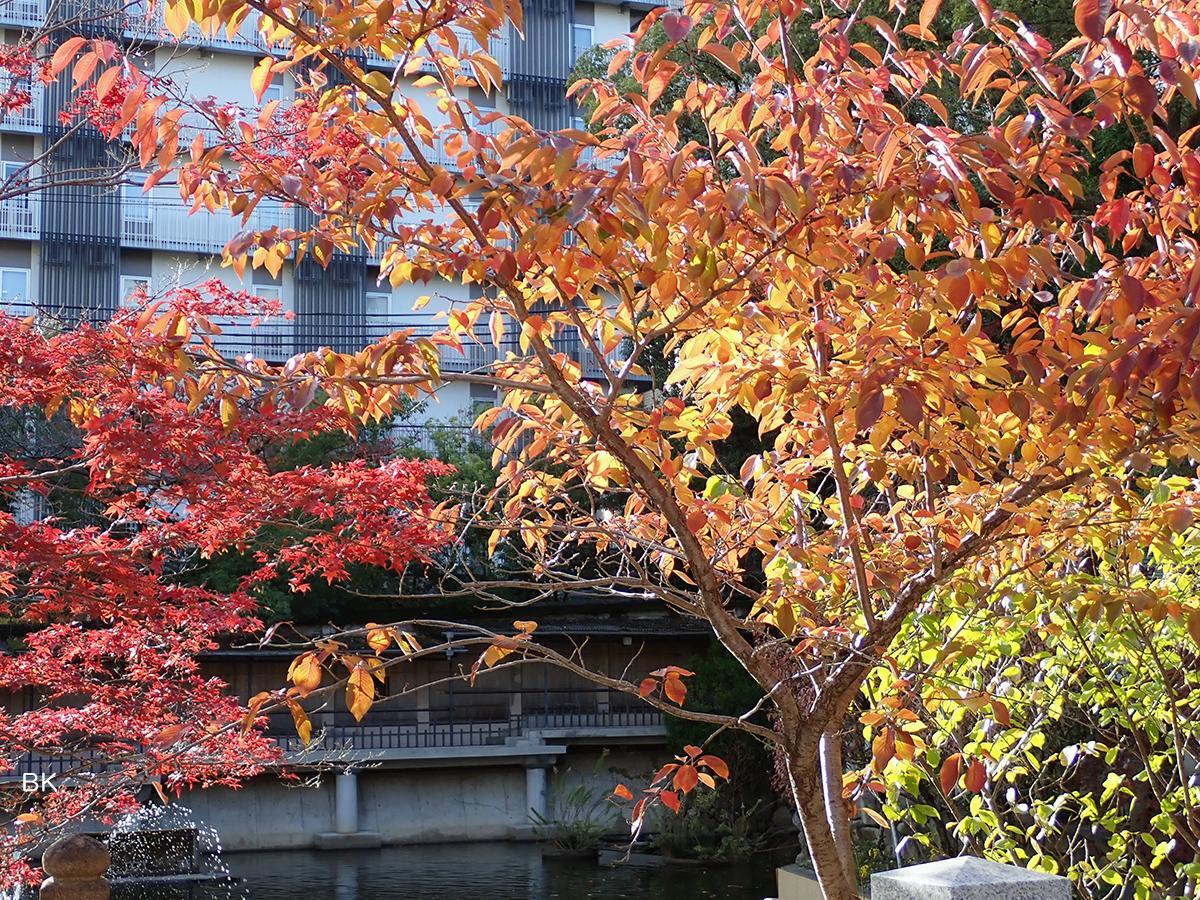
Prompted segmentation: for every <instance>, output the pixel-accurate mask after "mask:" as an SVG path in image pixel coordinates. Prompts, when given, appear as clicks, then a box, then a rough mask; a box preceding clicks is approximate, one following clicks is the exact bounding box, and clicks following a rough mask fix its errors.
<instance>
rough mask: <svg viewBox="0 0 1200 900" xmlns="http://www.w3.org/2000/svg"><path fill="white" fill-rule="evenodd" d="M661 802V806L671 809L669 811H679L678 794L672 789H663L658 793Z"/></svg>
mask: <svg viewBox="0 0 1200 900" xmlns="http://www.w3.org/2000/svg"><path fill="white" fill-rule="evenodd" d="M658 796H659V798H660V799H661V800H662V802H663V806H665V807H666V808H667V809H669V810H671V812H674V813H677V812H679V795H678V794H677V793H675V792H674V791H663V792H662V793H661V794H659V795H658Z"/></svg>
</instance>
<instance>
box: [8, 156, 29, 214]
mask: <svg viewBox="0 0 1200 900" xmlns="http://www.w3.org/2000/svg"><path fill="white" fill-rule="evenodd" d="M28 189H29V164H28V163H23V162H6V163H4V193H6V194H7V193H9V192H14V191H28ZM4 202H5V203H6V204H8V205H10V206H14V207H20V208H21V209H26V208H28V206H29V194H28V193H20V194H16V196H13V197H9V198H8V199H7V200H5V201H4Z"/></svg>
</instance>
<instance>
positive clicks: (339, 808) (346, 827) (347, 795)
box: [313, 769, 383, 850]
mask: <svg viewBox="0 0 1200 900" xmlns="http://www.w3.org/2000/svg"><path fill="white" fill-rule="evenodd" d="M333 828H334V830H333V831H325V832H322V833H320V834H318V835H317V836H316V839H315V840H314V842H313V843H314V846H315V847H316V848H317V849H318V850H354V849H358V848H360V847H379V846H382V845H383V836H382V835H381V834H379V833H378V832H375V831H360V830H359V827H358V773H357V772H354V771H353V770H352V769H347V770H346V771H344V772H339V773H338V774H337V777H336V778H335V779H334V784H333Z"/></svg>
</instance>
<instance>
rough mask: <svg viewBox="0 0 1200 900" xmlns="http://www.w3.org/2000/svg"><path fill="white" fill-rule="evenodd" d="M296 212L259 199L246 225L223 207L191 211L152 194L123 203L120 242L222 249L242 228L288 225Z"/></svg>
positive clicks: (191, 249)
mask: <svg viewBox="0 0 1200 900" xmlns="http://www.w3.org/2000/svg"><path fill="white" fill-rule="evenodd" d="M294 224H295V215H294V213H293V212H292V210H290V209H284V207H283V205H282V204H279V203H265V202H264V203H260V204H259V205H258V207H257V208H256V209H255V210H254V212H253V213H252V214H251V216H250V221H249V222H248V223H247V224H245V225H243V224H242V220H241V218H240V217H235V216H231V215H229V213H228V212H226V211H224V210H221V211H218V212H215V213H211V212H208V211H207V210H203V209H201V210H199V211H197V212H195V213H193V212H192V207H191V205H190V204H186V203H183V202H181V201H178V200H175V201H167V200H163V199H160V198H159V197H157V196H155V195H153V194H152V195H150V196H148V197H146V198H145V200H144V201H142V202H129V201H128V200H126V202H124V203H122V204H121V246H123V247H136V248H141V249H146V250H177V251H183V252H186V253H220V252H221V250H222V249H223V248H224V247H225V244H226V243H228V242H229V239H230V238H232V237H233V236H234V235H235V234H237V233H238V232H240V231H245V230H251V231H263V230H265V229H267V228H271V227H272V226H278V227H280V228H289V227H291V226H292V225H294Z"/></svg>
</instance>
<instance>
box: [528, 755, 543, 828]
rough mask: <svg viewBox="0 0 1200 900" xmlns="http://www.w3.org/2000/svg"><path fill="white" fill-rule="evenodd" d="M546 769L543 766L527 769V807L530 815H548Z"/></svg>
mask: <svg viewBox="0 0 1200 900" xmlns="http://www.w3.org/2000/svg"><path fill="white" fill-rule="evenodd" d="M546 782H547V777H546V769H545V768H543V767H541V766H528V767H527V768H526V769H525V805H526V807H527V808H528V809H529V815H531V816H532V815H533V814H534V813H537V814H538V815H539V816H545V815H546V812H547V810H546Z"/></svg>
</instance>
